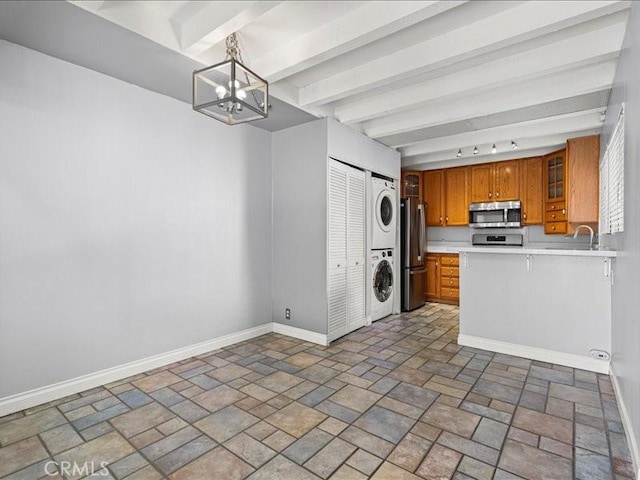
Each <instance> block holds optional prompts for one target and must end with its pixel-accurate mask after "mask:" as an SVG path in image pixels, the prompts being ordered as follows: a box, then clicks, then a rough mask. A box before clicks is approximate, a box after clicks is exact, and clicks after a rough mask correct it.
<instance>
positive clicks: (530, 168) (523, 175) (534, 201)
mask: <svg viewBox="0 0 640 480" xmlns="http://www.w3.org/2000/svg"><path fill="white" fill-rule="evenodd" d="M542 182H543V168H542V157H533V158H523V159H522V160H520V201H521V202H522V224H523V225H542V223H543V221H544V198H543V195H542Z"/></svg>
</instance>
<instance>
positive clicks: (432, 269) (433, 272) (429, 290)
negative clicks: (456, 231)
mask: <svg viewBox="0 0 640 480" xmlns="http://www.w3.org/2000/svg"><path fill="white" fill-rule="evenodd" d="M439 263H440V258H439V256H438V255H433V254H427V258H426V260H425V266H426V267H427V282H426V283H427V284H426V288H425V294H426V296H427V300H429V301H431V299H432V298H440V276H439V275H438V267H439Z"/></svg>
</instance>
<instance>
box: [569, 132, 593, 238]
mask: <svg viewBox="0 0 640 480" xmlns="http://www.w3.org/2000/svg"><path fill="white" fill-rule="evenodd" d="M599 185H600V136H599V135H591V136H588V137H580V138H572V139H569V140H568V141H567V215H568V218H567V220H568V232H567V233H573V232H574V231H575V229H576V228H577V227H578V225H589V226H590V227H592V228H593V229H594V231H598V212H599V207H600V205H599V203H600V189H599ZM585 230H586V229H585ZM585 230H582V231H581V232H580V233H584V234H587V233H588V232H586V231H585Z"/></svg>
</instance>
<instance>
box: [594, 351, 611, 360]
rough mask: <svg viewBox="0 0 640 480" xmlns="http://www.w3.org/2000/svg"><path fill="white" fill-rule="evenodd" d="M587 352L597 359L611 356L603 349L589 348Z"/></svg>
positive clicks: (607, 358) (605, 358) (606, 358)
mask: <svg viewBox="0 0 640 480" xmlns="http://www.w3.org/2000/svg"><path fill="white" fill-rule="evenodd" d="M589 354H590V355H591V356H592V357H593V358H597V359H598V360H609V359H610V358H611V356H610V355H609V352H605V351H604V350H596V349H593V350H589Z"/></svg>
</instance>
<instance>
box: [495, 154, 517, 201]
mask: <svg viewBox="0 0 640 480" xmlns="http://www.w3.org/2000/svg"><path fill="white" fill-rule="evenodd" d="M519 168H520V163H519V162H518V161H517V160H511V161H507V162H497V163H495V164H494V170H495V177H494V179H495V181H494V195H493V199H494V200H495V201H496V202H506V201H510V200H520V191H519V190H520V188H519V187H520V176H519V174H518V173H519V171H520V170H519Z"/></svg>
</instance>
